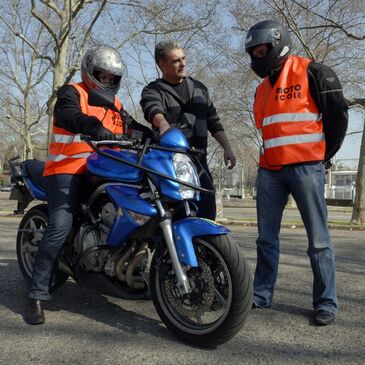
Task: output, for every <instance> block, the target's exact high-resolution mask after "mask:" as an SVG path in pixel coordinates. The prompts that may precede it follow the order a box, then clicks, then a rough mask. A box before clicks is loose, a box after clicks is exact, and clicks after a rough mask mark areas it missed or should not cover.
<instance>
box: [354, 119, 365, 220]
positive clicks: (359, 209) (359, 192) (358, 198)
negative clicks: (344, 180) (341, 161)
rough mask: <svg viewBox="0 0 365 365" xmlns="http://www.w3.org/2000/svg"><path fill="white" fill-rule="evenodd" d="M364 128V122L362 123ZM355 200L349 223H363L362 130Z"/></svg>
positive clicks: (364, 137)
mask: <svg viewBox="0 0 365 365" xmlns="http://www.w3.org/2000/svg"><path fill="white" fill-rule="evenodd" d="M364 130H365V124H364ZM355 188H356V190H355V194H356V195H355V202H354V207H353V210H352V217H351V223H352V224H365V191H364V190H365V133H364V131H363V132H362V139H361V147H360V157H359V167H358V169H357V176H356V186H355Z"/></svg>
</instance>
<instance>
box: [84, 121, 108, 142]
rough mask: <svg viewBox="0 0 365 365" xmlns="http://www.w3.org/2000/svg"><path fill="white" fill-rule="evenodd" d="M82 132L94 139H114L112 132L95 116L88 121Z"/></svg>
mask: <svg viewBox="0 0 365 365" xmlns="http://www.w3.org/2000/svg"><path fill="white" fill-rule="evenodd" d="M83 133H84V134H87V135H89V136H90V137H91V138H92V139H93V140H95V141H105V140H115V135H114V133H113V132H112V131H111V130H109V129H107V128H105V127H104V126H103V124H102V123H101V122H100V121H99V120H98V119H96V118H95V119H94V120H93V121H92V122H91V123H88V125H87V126H86V128H85V129H84V132H83Z"/></svg>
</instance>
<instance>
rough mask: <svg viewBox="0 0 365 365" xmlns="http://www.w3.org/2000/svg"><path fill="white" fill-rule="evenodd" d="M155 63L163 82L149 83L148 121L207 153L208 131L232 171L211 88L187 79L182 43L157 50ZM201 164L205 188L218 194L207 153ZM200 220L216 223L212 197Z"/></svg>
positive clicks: (202, 205) (144, 99) (145, 94)
mask: <svg viewBox="0 0 365 365" xmlns="http://www.w3.org/2000/svg"><path fill="white" fill-rule="evenodd" d="M155 61H156V64H157V66H158V67H159V68H160V70H161V72H162V78H161V79H157V80H155V81H153V82H151V83H149V84H148V85H147V86H146V87H145V88H144V89H143V90H142V96H141V101H140V104H141V107H142V110H143V112H144V116H145V119H146V120H147V121H148V122H150V123H151V124H152V126H153V128H154V129H155V130H158V131H159V133H160V134H162V133H164V132H165V131H166V130H167V129H169V128H170V127H175V128H179V129H180V130H181V131H182V132H183V133H184V135H185V137H186V138H187V140H188V142H189V144H190V146H191V147H195V148H198V149H201V150H204V151H205V152H206V148H207V144H208V131H209V132H210V134H211V135H212V136H213V137H214V138H215V139H216V140H217V141H218V143H219V144H220V145H221V146H222V147H223V149H224V161H225V164H226V166H228V168H229V169H232V168H233V167H234V166H235V165H236V157H235V155H234V153H233V151H232V149H231V145H230V143H229V141H228V139H227V137H226V135H225V132H224V129H223V126H222V124H221V123H220V120H219V116H218V114H217V112H216V109H215V107H214V104H213V103H212V101H211V99H210V96H209V92H208V89H207V87H206V86H205V85H204V84H203V83H201V82H200V81H198V80H195V79H193V78H192V77H189V76H187V74H186V59H185V53H184V50H183V49H182V47H181V46H180V45H179V43H177V42H175V41H170V40H167V41H162V42H159V43H158V44H157V45H156V47H155ZM201 164H202V166H203V168H204V169H205V171H206V172H207V174H202V175H201V177H200V184H201V186H202V187H203V188H206V189H209V190H214V186H213V185H212V177H211V175H210V172H209V168H208V164H207V160H206V153H205V154H204V156H202V157H201ZM197 214H198V216H199V217H203V218H208V219H212V220H215V218H216V202H215V197H214V195H212V194H208V193H201V200H200V201H199V203H198V213H197Z"/></svg>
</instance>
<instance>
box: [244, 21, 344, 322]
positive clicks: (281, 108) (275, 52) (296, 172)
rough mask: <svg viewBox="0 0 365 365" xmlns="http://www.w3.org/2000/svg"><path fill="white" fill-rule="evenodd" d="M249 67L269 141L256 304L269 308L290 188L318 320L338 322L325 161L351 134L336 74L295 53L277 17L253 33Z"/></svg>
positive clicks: (261, 178) (262, 167) (261, 183)
mask: <svg viewBox="0 0 365 365" xmlns="http://www.w3.org/2000/svg"><path fill="white" fill-rule="evenodd" d="M245 49H246V52H247V53H248V54H249V55H250V57H251V68H252V70H253V71H254V72H255V73H256V74H257V75H258V76H259V77H261V78H263V81H262V82H261V84H260V85H259V86H258V87H257V89H256V95H255V101H254V117H255V123H256V127H257V128H258V129H259V130H260V132H261V135H262V140H263V145H262V148H261V151H260V161H259V170H258V177H257V182H256V187H257V201H256V204H257V218H258V238H257V241H256V245H257V264H256V270H255V278H254V303H253V308H269V307H271V305H272V301H273V292H274V286H275V281H276V277H277V272H278V263H279V244H280V242H279V233H280V225H281V220H282V215H283V210H284V207H285V205H286V203H287V201H288V197H289V194H292V196H293V198H294V199H295V201H296V203H297V206H298V209H299V211H300V213H301V216H302V219H303V222H304V225H305V228H306V231H307V236H308V244H309V248H308V251H307V252H308V256H309V258H310V262H311V266H312V271H313V277H314V280H313V308H314V321H315V323H316V324H318V325H328V324H331V323H333V321H334V320H335V317H336V313H337V310H338V302H337V296H336V278H335V270H336V269H335V259H334V252H333V246H332V242H331V238H330V235H329V232H328V227H327V207H326V201H325V198H324V183H325V164H326V163H328V162H329V161H330V159H331V158H332V157H333V156H334V154H335V153H336V152H337V151H338V150H339V148H340V146H341V144H342V141H343V139H344V137H345V134H346V129H347V122H348V114H347V109H348V106H347V103H346V100H345V99H344V96H343V93H342V87H341V84H340V82H339V80H338V78H337V76H336V74H335V73H334V72H333V71H332V70H331V69H330V68H328V67H326V66H324V65H322V64H318V63H315V62H312V61H311V60H309V59H306V58H302V57H298V56H291V55H289V53H290V50H291V41H290V38H289V34H288V31H287V29H285V28H284V27H283V26H282V24H280V23H279V22H277V21H275V20H266V21H263V22H259V23H257V24H256V25H254V26H253V27H252V28H251V29H250V30H249V31H248V33H247V36H246V44H245Z"/></svg>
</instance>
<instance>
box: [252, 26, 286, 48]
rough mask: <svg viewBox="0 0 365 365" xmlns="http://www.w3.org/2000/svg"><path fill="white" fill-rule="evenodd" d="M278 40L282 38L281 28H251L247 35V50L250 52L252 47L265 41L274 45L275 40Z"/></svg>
mask: <svg viewBox="0 0 365 365" xmlns="http://www.w3.org/2000/svg"><path fill="white" fill-rule="evenodd" d="M278 40H280V30H279V29H277V28H267V29H257V30H251V31H249V32H248V33H247V36H246V41H245V50H246V52H249V51H250V49H251V48H252V47H255V46H258V45H259V44H264V43H269V44H271V45H274V41H278Z"/></svg>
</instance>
